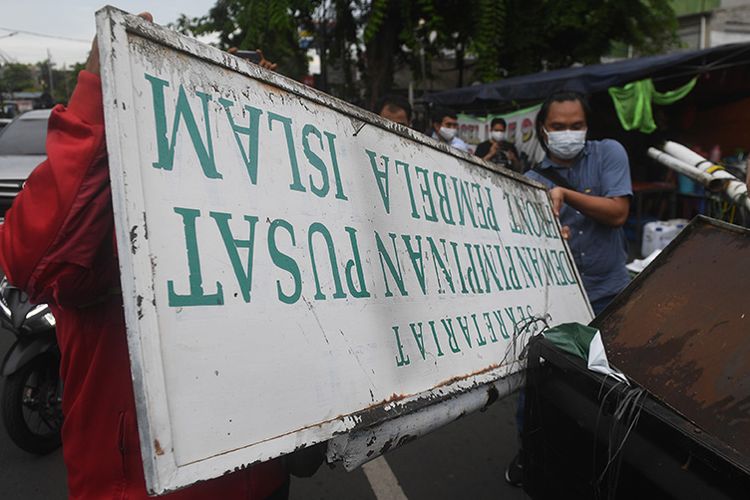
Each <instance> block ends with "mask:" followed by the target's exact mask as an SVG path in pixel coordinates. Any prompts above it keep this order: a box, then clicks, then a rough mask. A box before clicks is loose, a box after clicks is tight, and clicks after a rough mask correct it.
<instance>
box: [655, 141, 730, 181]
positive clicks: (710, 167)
mask: <svg viewBox="0 0 750 500" xmlns="http://www.w3.org/2000/svg"><path fill="white" fill-rule="evenodd" d="M662 149H664V151H666V152H667V153H668V154H670V155H671V156H674V157H675V158H677V159H678V160H682V161H683V162H686V163H688V164H690V165H692V166H694V167H695V168H697V169H700V170H702V171H704V172H706V173H707V174H711V175H713V176H714V177H719V178H720V179H730V180H737V177H735V176H734V175H732V174H730V173H729V172H727V171H726V170H724V167H722V166H721V165H716V164H715V163H714V162H712V161H710V160H707V159H706V158H704V157H702V156H701V155H699V154H698V153H696V152H695V151H693V150H692V149H690V148H688V147H687V146H683V145H682V144H679V143H677V142H672V141H667V142H665V143H664V146H663V148H662Z"/></svg>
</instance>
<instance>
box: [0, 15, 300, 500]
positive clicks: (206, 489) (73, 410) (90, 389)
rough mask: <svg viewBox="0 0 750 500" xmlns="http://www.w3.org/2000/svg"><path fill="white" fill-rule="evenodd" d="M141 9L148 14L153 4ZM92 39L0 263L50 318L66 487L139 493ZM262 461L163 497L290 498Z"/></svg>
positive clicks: (1, 241)
mask: <svg viewBox="0 0 750 500" xmlns="http://www.w3.org/2000/svg"><path fill="white" fill-rule="evenodd" d="M141 17H144V18H145V19H147V20H149V21H151V20H152V19H151V15H150V14H141ZM113 231H114V217H113V212H112V199H111V190H110V184H109V165H108V162H107V150H106V142H105V139H104V112H103V107H102V90H101V81H100V79H99V57H98V50H97V48H96V41H94V45H93V47H92V51H91V55H90V56H89V60H88V62H87V64H86V70H84V71H81V73H80V74H79V75H78V84H77V86H76V88H75V90H74V92H73V95H72V97H71V98H70V102H69V105H68V107H67V108H65V107H63V106H60V105H58V106H57V107H56V108H55V109H54V110H53V111H52V115H51V116H50V119H49V131H48V134H47V160H46V161H45V162H44V163H42V164H41V165H39V166H38V167H37V168H36V170H34V172H33V173H32V174H31V176H29V179H28V181H27V183H26V185H25V187H24V188H23V190H22V191H21V193H20V194H19V195H18V197H17V198H16V200H15V201H14V203H13V206H12V207H11V208H10V209H9V211H8V212H7V214H6V219H5V223H4V224H3V225H2V226H1V227H0V266H1V267H2V269H3V270H5V273H6V274H7V276H8V280H9V281H10V282H11V283H12V284H13V285H15V286H18V287H19V288H22V289H23V290H25V291H26V292H27V293H28V294H29V296H30V298H31V300H32V301H33V302H35V303H43V302H46V303H48V304H49V306H50V308H51V309H52V312H53V314H54V315H55V318H56V320H57V340H58V343H59V345H60V352H61V355H62V358H61V368H60V371H61V377H62V380H63V386H64V396H63V414H64V416H65V421H64V424H63V429H62V440H63V457H64V460H65V465H66V467H67V471H68V489H69V496H70V498H71V499H105V498H106V499H113V498H115V499H143V498H147V493H146V486H145V480H144V475H143V465H142V462H141V451H140V445H139V441H138V428H137V426H136V412H135V401H134V397H133V386H132V384H131V374H130V364H129V360H128V348H127V342H126V336H125V321H124V317H123V310H122V295H121V293H120V288H119V287H120V281H119V280H120V276H119V269H118V260H117V247H116V244H115V237H114V232H113ZM288 485H289V483H288V474H287V472H286V470H285V467H284V465H283V464H282V463H281V461H279V460H274V461H271V462H266V463H263V464H259V465H256V466H253V467H251V468H249V469H245V470H243V471H239V472H235V473H233V474H229V475H227V476H223V477H221V478H217V479H213V480H210V481H205V482H202V483H199V484H196V485H193V486H191V487H188V488H186V489H183V490H180V491H177V492H174V493H171V494H169V495H166V496H165V497H164V498H167V499H180V500H182V499H235V498H251V499H265V498H286V497H287V496H288Z"/></svg>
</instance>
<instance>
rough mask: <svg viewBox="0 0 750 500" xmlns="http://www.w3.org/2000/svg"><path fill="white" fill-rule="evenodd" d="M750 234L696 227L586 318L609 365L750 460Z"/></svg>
mask: <svg viewBox="0 0 750 500" xmlns="http://www.w3.org/2000/svg"><path fill="white" fill-rule="evenodd" d="M748 265H750V231H747V230H744V229H741V228H737V227H734V226H729V225H726V224H721V223H716V222H711V221H709V220H708V219H697V220H695V221H694V222H693V223H692V224H691V225H690V226H688V228H686V229H685V231H684V232H683V233H682V234H681V235H680V236H679V238H678V240H677V241H675V244H673V245H671V246H670V247H669V248H668V249H667V250H665V251H664V252H663V253H662V255H661V256H660V257H659V259H658V260H657V261H655V262H654V265H653V266H651V267H650V268H649V269H647V270H646V271H645V272H644V275H643V276H639V278H638V279H636V280H635V281H634V282H633V283H632V284H631V286H630V287H629V288H628V289H626V291H625V292H623V293H622V294H621V295H620V296H619V297H618V298H617V299H616V301H615V303H613V304H612V306H611V307H610V308H609V309H608V310H607V311H605V313H604V314H603V315H602V316H600V317H599V318H597V319H596V320H595V325H596V326H597V327H598V328H599V329H600V330H601V332H602V335H603V336H604V340H605V342H604V344H605V346H606V348H607V356H608V357H609V359H610V361H611V362H612V364H613V365H615V366H617V367H618V368H620V369H621V370H622V371H623V372H625V374H627V375H628V376H629V377H631V378H632V379H633V380H635V381H636V382H638V383H639V384H641V385H643V386H644V387H646V388H647V389H648V390H649V391H650V392H651V393H653V394H654V395H655V396H656V397H658V398H659V399H661V400H662V401H663V402H664V403H666V404H668V405H669V406H671V407H672V408H674V409H676V410H677V411H678V412H680V413H681V414H682V415H684V416H685V417H686V418H687V419H689V420H690V421H692V422H693V423H695V424H697V425H698V426H699V427H701V428H702V429H703V430H704V431H705V432H707V433H709V434H712V435H713V436H715V437H717V438H718V439H720V440H721V441H723V442H724V443H725V444H726V445H728V446H730V447H732V448H734V449H735V450H736V451H738V452H739V453H741V454H743V455H745V456H750V293H749V292H750V279H748V278H749V277H748V273H747V268H748Z"/></svg>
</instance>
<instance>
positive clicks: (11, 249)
mask: <svg viewBox="0 0 750 500" xmlns="http://www.w3.org/2000/svg"><path fill="white" fill-rule="evenodd" d="M112 235H113V215H112V201H111V191H110V186H109V169H108V164H107V151H106V143H105V140H104V114H103V107H102V92H101V81H100V80H99V77H98V76H97V75H94V74H92V73H88V72H86V71H82V72H81V73H80V74H79V75H78V85H77V86H76V89H75V91H74V92H73V96H72V97H71V98H70V103H69V106H68V107H67V108H65V107H63V106H60V105H58V106H57V107H56V108H55V109H54V110H53V111H52V114H51V116H50V119H49V128H48V133H47V160H46V161H44V162H43V163H42V164H40V165H39V166H38V167H37V168H36V169H35V170H34V171H33V172H32V174H31V175H30V176H29V179H28V181H27V182H26V185H25V186H24V188H23V190H21V192H20V193H19V194H18V196H17V197H16V199H15V200H14V202H13V206H12V207H11V208H10V209H9V210H8V212H7V213H6V218H5V223H4V224H3V226H2V228H0V265H2V268H3V270H4V271H5V273H6V275H7V276H8V279H9V281H10V282H11V283H12V284H14V285H15V286H18V287H19V288H22V289H23V290H25V291H26V292H27V293H28V294H29V296H30V297H31V300H32V301H33V302H50V303H54V304H57V305H59V306H61V307H66V306H81V305H85V304H88V303H91V302H92V301H96V300H97V299H98V298H99V297H101V296H102V295H103V294H105V293H107V292H108V290H109V289H110V288H112V287H117V286H119V283H118V273H117V260H116V253H115V248H114V240H113V236H112Z"/></svg>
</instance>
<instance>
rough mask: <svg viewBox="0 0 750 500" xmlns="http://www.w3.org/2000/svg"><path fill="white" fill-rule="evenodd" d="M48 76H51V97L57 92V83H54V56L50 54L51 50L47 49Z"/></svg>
mask: <svg viewBox="0 0 750 500" xmlns="http://www.w3.org/2000/svg"><path fill="white" fill-rule="evenodd" d="M47 74H48V76H49V95H50V97H52V95H53V94H54V92H55V83H54V82H53V81H52V54H50V51H49V48H47Z"/></svg>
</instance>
